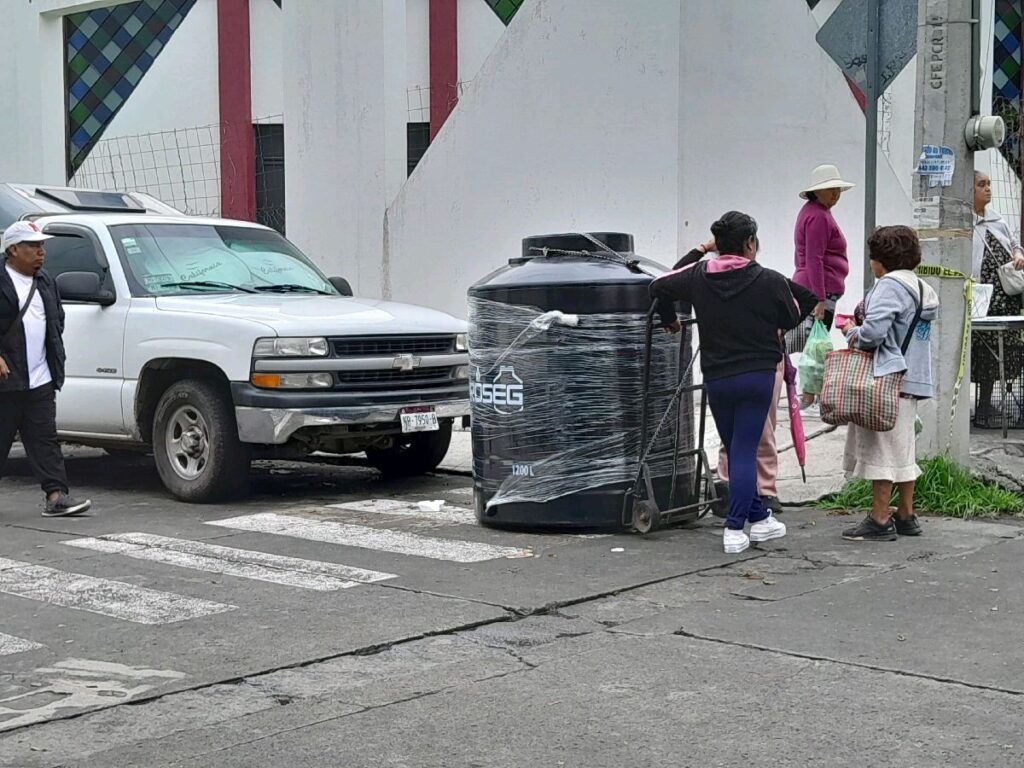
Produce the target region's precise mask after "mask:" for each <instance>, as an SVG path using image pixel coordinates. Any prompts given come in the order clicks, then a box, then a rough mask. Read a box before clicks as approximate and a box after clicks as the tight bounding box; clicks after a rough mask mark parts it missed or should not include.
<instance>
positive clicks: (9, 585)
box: [0, 557, 238, 624]
mask: <svg viewBox="0 0 1024 768" xmlns="http://www.w3.org/2000/svg"><path fill="white" fill-rule="evenodd" d="M0 592H3V593H4V594H8V595H14V596H15V597H24V598H26V599H28V600H37V601H39V602H42V603H50V604H51V605H59V606H62V607H64V608H74V609H75V610H79V611H88V612H90V613H98V614H100V615H102V616H110V617H112V618H115V619H123V620H125V621H131V622H135V623H136V624H172V623H174V622H177V621H185V620H187V619H195V618H198V617H200V616H210V615H213V614H217V613H224V612H226V611H233V610H235V609H236V608H237V607H238V606H235V605H225V604H223V603H214V602H211V601H209V600H202V599H200V598H197V597H186V596H185V595H176V594H174V593H173V592H161V591H159V590H156V589H149V588H147V587H136V586H135V585H133V584H126V583H124V582H123V581H112V580H110V579H100V578H97V577H95V576H85V575H83V574H80V573H68V572H66V571H58V570H56V569H55V568H47V567H46V566H42V565H33V564H31V563H23V562H19V561H17V560H8V559H7V558H2V557H0Z"/></svg>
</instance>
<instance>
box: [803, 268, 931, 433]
mask: <svg viewBox="0 0 1024 768" xmlns="http://www.w3.org/2000/svg"><path fill="white" fill-rule="evenodd" d="M900 285H903V287H904V288H906V286H905V285H904V284H903V283H900ZM907 290H908V292H909V291H910V289H909V288H907ZM923 298H924V284H923V283H921V281H920V280H918V295H917V296H915V297H914V300H915V301H916V303H917V310H916V312H915V314H914V319H913V321H912V322H911V323H910V328H909V329H908V330H907V335H906V338H904V339H903V344H901V345H900V351H901V352H902V353H903V355H904V356H906V354H907V350H908V349H909V348H910V340H911V338H913V336H914V330H915V329H916V328H917V324H918V323H919V322H920V320H921V311H922V309H923V307H922V305H921V302H922V300H923ZM902 384H903V373H902V372H901V373H890V374H888V375H886V376H875V353H874V351H871V352H865V351H864V350H861V349H841V350H839V351H837V352H830V353H829V354H828V356H827V357H826V358H825V381H824V384H823V385H822V388H821V420H822V421H824V422H825V423H826V424H834V425H836V426H842V425H843V424H856V425H857V426H858V427H863V428H864V429H870V430H871V431H872V432H889V431H891V430H892V429H893V428H894V427H895V426H896V417H897V416H899V412H900V387H901V386H902Z"/></svg>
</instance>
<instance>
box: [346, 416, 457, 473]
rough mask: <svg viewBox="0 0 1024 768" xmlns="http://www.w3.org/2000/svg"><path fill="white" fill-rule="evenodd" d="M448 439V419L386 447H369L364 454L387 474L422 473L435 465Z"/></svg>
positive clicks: (445, 454)
mask: <svg viewBox="0 0 1024 768" xmlns="http://www.w3.org/2000/svg"><path fill="white" fill-rule="evenodd" d="M451 443H452V422H451V421H450V420H448V421H442V422H441V428H440V429H439V430H438V431H437V432H420V433H419V434H414V435H406V436H403V437H399V438H397V439H396V440H395V444H394V445H392V446H391V447H390V448H370V449H367V451H366V458H368V459H369V460H370V464H371V465H372V466H374V467H376V468H377V469H379V470H380V471H381V472H383V473H384V474H385V475H386V476H388V477H412V476H414V475H425V474H427V473H428V472H433V471H434V470H435V469H437V466H438V464H440V463H441V462H442V461H444V457H445V456H447V455H448V448H449V446H450V445H451Z"/></svg>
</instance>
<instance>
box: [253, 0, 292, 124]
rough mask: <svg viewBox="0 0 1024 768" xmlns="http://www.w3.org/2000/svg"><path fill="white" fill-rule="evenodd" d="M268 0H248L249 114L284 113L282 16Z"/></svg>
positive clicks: (258, 116) (264, 117) (257, 118)
mask: <svg viewBox="0 0 1024 768" xmlns="http://www.w3.org/2000/svg"><path fill="white" fill-rule="evenodd" d="M281 14H282V11H281V9H280V8H278V7H277V4H276V3H272V2H269V0H261V1H259V2H250V3H249V51H250V53H249V56H250V59H251V60H252V116H253V118H254V119H256V120H261V119H266V118H275V117H280V116H281V115H283V114H284V61H285V53H284V18H283V17H282V15H281Z"/></svg>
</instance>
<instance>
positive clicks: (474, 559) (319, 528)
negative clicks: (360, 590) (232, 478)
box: [206, 512, 532, 563]
mask: <svg viewBox="0 0 1024 768" xmlns="http://www.w3.org/2000/svg"><path fill="white" fill-rule="evenodd" d="M206 524H207V525H217V526H220V527H222V528H233V529H235V530H239V531H252V532H255V533H273V534H279V535H282V536H291V537H293V538H296V539H307V540H309V541H319V542H323V543H327V544H338V545H340V546H343V547H358V548H361V549H372V550H376V551H378V552H392V553H395V554H399V555H414V556H416V557H428V558H431V559H433V560H448V561H451V562H455V563H478V562H482V561H484V560H495V559H497V558H505V557H509V558H511V557H530V556H532V553H531V552H530V550H528V549H517V548H515V547H501V546H496V545H494V544H481V543H478V542H473V541H459V540H455V539H439V538H433V537H431V536H420V535H419V534H415V533H407V532H405V531H393V530H390V529H387V528H370V527H368V526H365V525H351V524H349V523H338V522H334V521H328V520H311V519H309V518H305V517H295V516H290V515H279V514H276V513H274V512H262V513H259V514H255V515H244V516H242V517H232V518H228V519H226V520H209V521H207V523H206Z"/></svg>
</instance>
